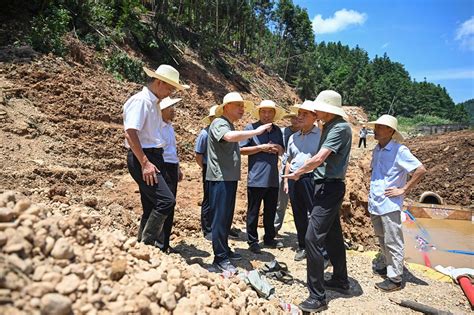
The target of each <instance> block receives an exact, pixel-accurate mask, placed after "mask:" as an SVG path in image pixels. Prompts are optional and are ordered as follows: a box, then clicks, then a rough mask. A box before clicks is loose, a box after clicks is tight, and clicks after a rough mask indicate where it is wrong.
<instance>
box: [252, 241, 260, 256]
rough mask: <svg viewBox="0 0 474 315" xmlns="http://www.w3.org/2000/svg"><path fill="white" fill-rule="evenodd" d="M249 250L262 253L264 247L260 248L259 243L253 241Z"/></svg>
mask: <svg viewBox="0 0 474 315" xmlns="http://www.w3.org/2000/svg"><path fill="white" fill-rule="evenodd" d="M249 250H250V251H251V252H252V253H254V254H260V253H262V249H261V248H260V245H258V243H253V244H252V245H250V246H249Z"/></svg>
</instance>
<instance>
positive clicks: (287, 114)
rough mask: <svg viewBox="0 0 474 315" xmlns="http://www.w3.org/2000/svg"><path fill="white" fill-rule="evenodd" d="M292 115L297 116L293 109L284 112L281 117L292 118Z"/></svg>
mask: <svg viewBox="0 0 474 315" xmlns="http://www.w3.org/2000/svg"><path fill="white" fill-rule="evenodd" d="M294 117H298V113H295V112H294V111H290V112H287V113H285V115H283V119H287V118H294Z"/></svg>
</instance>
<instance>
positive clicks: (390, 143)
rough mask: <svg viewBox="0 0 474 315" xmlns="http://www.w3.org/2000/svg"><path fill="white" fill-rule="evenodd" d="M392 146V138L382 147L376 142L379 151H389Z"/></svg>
mask: <svg viewBox="0 0 474 315" xmlns="http://www.w3.org/2000/svg"><path fill="white" fill-rule="evenodd" d="M393 146H394V142H393V140H390V141H389V142H388V143H387V145H386V146H385V147H383V148H381V147H380V144H377V149H378V150H379V151H380V150H387V151H391V150H392V148H393Z"/></svg>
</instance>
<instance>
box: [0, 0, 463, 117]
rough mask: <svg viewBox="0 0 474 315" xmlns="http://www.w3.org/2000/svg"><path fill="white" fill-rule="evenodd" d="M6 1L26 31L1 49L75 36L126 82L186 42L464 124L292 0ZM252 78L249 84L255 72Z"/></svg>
mask: <svg viewBox="0 0 474 315" xmlns="http://www.w3.org/2000/svg"><path fill="white" fill-rule="evenodd" d="M2 6H3V8H2V10H1V11H2V12H3V13H1V14H2V15H4V16H3V18H2V19H3V20H5V21H9V22H11V23H8V27H10V28H12V29H14V28H15V27H16V25H19V24H20V23H21V22H22V21H27V22H26V23H27V25H28V27H24V25H23V29H24V32H14V33H15V34H10V33H9V32H8V31H5V32H3V33H2V34H0V35H1V36H0V41H1V42H0V44H1V45H2V46H4V45H22V44H29V45H31V46H32V47H33V48H34V49H35V50H37V51H40V52H53V53H55V54H57V55H64V54H67V53H71V51H70V50H71V48H70V47H68V46H67V45H65V44H64V41H63V38H64V36H65V35H69V36H73V37H76V38H78V39H79V40H81V41H82V42H84V43H87V44H88V45H90V46H92V47H94V48H95V49H96V51H97V57H98V58H100V59H101V60H102V61H103V63H104V65H105V66H106V67H107V69H108V70H109V71H111V72H113V73H114V74H115V75H116V77H118V78H121V79H127V80H131V81H135V82H140V81H141V80H143V74H142V71H141V65H142V63H143V61H144V62H146V63H147V64H150V63H151V64H153V65H158V64H160V63H165V62H166V63H170V64H173V65H175V66H178V65H179V64H180V62H181V56H182V54H183V51H184V50H185V49H186V47H191V48H192V49H194V50H196V51H198V52H199V53H200V54H201V57H203V58H204V60H206V61H207V62H208V63H209V64H214V65H216V66H217V67H218V68H219V69H220V70H221V71H222V72H223V73H224V74H225V75H226V76H227V77H231V76H233V75H235V74H236V72H235V69H233V65H232V62H228V61H224V60H223V59H222V57H221V55H220V53H221V52H223V51H228V52H232V53H235V54H237V55H239V56H240V59H241V60H243V61H244V62H251V63H255V64H259V65H261V66H262V67H264V68H265V69H267V70H268V71H269V72H274V73H277V74H278V75H279V76H280V77H282V78H283V79H284V80H285V81H287V82H288V83H289V84H290V85H291V86H293V87H295V88H296V90H297V92H298V94H299V96H300V97H301V99H313V98H314V97H315V96H316V95H317V93H318V92H319V91H321V90H323V89H334V90H337V91H339V92H340V93H341V94H342V95H343V99H344V103H345V104H350V105H357V106H362V107H363V108H364V109H365V110H366V111H367V112H368V113H369V114H370V115H372V116H376V115H380V114H382V113H388V112H390V113H392V114H396V115H400V116H405V117H412V116H415V115H431V116H438V117H440V118H444V119H449V120H452V121H467V120H468V115H467V112H466V110H465V108H464V107H463V106H456V105H455V104H454V102H453V100H452V99H451V97H450V96H449V94H448V92H447V91H446V89H445V88H443V87H442V86H440V85H435V84H433V83H430V82H426V81H423V82H416V81H415V80H412V79H411V77H410V74H409V73H408V72H407V71H406V70H405V68H404V66H403V65H402V64H400V63H398V62H396V61H393V60H391V59H390V58H389V56H388V55H386V54H384V55H383V56H376V57H375V58H373V59H370V58H369V56H368V54H367V52H366V51H365V50H364V49H363V48H362V47H355V48H350V47H348V46H346V45H343V44H342V43H340V42H338V43H325V42H318V38H317V37H315V35H314V33H313V30H312V25H311V21H310V19H309V16H308V13H307V11H306V10H305V9H303V8H301V7H299V6H297V5H294V4H293V3H292V1H291V0H281V1H271V0H225V1H224V0H213V1H203V0H141V1H140V0H129V1H123V0H122V1H120V0H114V1H105V0H85V1H77V0H32V1H13V0H10V1H3V5H2ZM11 13H14V14H11ZM17 17H21V18H19V19H18V18H17ZM12 18H14V19H13V20H12ZM79 57H80V56H79ZM246 75H247V77H246V76H245V75H243V77H242V79H243V80H244V81H245V80H248V79H249V77H248V76H250V75H251V74H246Z"/></svg>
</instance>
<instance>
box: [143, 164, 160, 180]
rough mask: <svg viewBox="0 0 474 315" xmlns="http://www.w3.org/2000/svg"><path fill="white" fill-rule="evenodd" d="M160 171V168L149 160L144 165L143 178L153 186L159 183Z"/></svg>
mask: <svg viewBox="0 0 474 315" xmlns="http://www.w3.org/2000/svg"><path fill="white" fill-rule="evenodd" d="M159 173H160V171H159V170H158V168H156V166H155V165H154V164H153V163H151V162H150V161H148V160H147V161H146V162H145V164H143V166H142V174H143V180H144V181H145V183H146V184H147V185H150V186H153V185H155V184H158V176H157V175H156V174H159Z"/></svg>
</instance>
